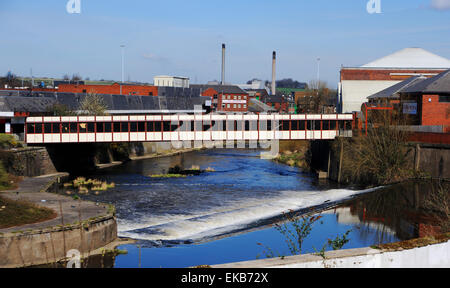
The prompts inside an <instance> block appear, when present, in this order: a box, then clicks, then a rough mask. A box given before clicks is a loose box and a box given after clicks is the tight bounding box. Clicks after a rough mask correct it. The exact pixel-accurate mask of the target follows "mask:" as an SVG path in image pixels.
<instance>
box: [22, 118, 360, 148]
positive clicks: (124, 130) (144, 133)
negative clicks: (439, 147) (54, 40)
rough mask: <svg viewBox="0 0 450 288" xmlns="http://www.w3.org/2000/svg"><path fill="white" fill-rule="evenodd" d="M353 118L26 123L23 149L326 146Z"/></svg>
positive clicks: (47, 120) (32, 120) (45, 120)
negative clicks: (219, 143) (223, 143)
mask: <svg viewBox="0 0 450 288" xmlns="http://www.w3.org/2000/svg"><path fill="white" fill-rule="evenodd" d="M352 122H353V115H352V114H300V115H281V114H269V115H265V114H264V115H263V114H260V115H224V114H205V115H200V114H199V115H181V114H179V115H112V116H57V117H52V116H43V117H28V118H27V119H26V123H25V142H26V143H28V144H56V143H114V142H164V141H234V140H236V141H260V140H263V141H264V140H331V139H334V138H336V137H338V136H342V137H351V136H352V134H351V132H352Z"/></svg>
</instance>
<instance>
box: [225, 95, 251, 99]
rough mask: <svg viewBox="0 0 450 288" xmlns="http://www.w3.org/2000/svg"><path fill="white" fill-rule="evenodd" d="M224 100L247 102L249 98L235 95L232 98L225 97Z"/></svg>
mask: <svg viewBox="0 0 450 288" xmlns="http://www.w3.org/2000/svg"><path fill="white" fill-rule="evenodd" d="M223 99H224V100H227V99H228V100H232V99H234V100H247V96H240V95H233V96H231V95H223Z"/></svg>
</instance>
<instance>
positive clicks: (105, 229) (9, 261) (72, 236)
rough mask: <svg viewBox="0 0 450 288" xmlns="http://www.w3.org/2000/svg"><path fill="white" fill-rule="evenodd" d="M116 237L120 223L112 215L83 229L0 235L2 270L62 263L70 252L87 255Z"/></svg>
mask: <svg viewBox="0 0 450 288" xmlns="http://www.w3.org/2000/svg"><path fill="white" fill-rule="evenodd" d="M116 238H117V223H116V219H115V217H114V216H113V215H108V216H104V217H102V218H99V219H96V220H92V221H88V222H84V224H83V226H81V225H79V224H77V225H66V226H64V227H54V228H49V229H46V230H43V231H29V232H28V231H27V232H18V233H7V234H0V255H2V256H1V257H0V268H5V267H24V266H31V265H40V264H46V263H52V262H56V261H60V260H63V259H64V258H66V255H67V252H68V251H69V250H71V249H77V250H78V251H80V252H81V253H82V254H83V253H84V255H86V254H87V253H88V251H93V250H95V249H98V248H101V247H103V246H105V245H107V244H109V243H111V242H112V241H114V240H115V239H116Z"/></svg>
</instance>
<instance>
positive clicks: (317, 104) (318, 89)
mask: <svg viewBox="0 0 450 288" xmlns="http://www.w3.org/2000/svg"><path fill="white" fill-rule="evenodd" d="M306 92H307V95H308V96H309V99H310V103H309V107H310V109H311V111H310V112H314V113H322V107H323V106H324V105H325V104H327V103H328V102H329V98H330V90H329V89H328V87H327V82H324V81H317V80H311V81H310V82H309V84H308V89H307V90H306Z"/></svg>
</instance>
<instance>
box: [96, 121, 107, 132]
mask: <svg viewBox="0 0 450 288" xmlns="http://www.w3.org/2000/svg"><path fill="white" fill-rule="evenodd" d="M104 124H105V123H101V122H98V123H95V126H96V127H95V128H96V130H97V133H103V132H104V131H105V129H103V128H104V127H103V125H104Z"/></svg>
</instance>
